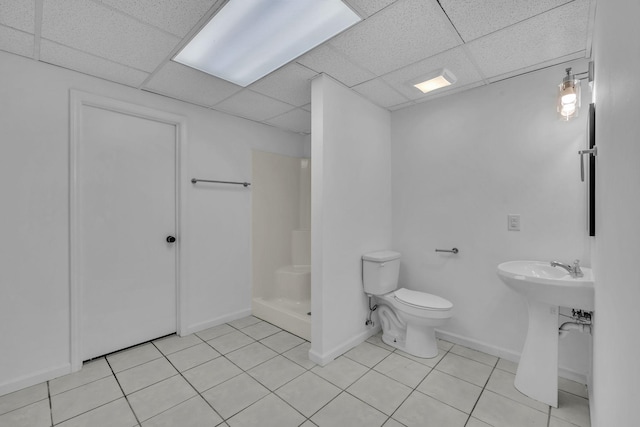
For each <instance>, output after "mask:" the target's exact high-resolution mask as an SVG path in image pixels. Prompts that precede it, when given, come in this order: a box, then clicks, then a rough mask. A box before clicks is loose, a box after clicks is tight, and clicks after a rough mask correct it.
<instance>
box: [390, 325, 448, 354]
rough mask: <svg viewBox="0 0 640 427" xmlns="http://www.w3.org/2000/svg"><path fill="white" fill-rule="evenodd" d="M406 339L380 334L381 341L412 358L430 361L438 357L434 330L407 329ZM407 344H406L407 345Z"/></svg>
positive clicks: (422, 328) (423, 328)
mask: <svg viewBox="0 0 640 427" xmlns="http://www.w3.org/2000/svg"><path fill="white" fill-rule="evenodd" d="M406 337H407V338H405V337H403V336H394V335H392V334H390V333H385V331H383V332H382V341H383V342H384V343H385V344H387V345H390V346H391V347H395V348H397V349H398V350H402V351H404V352H405V353H408V354H410V355H412V356H416V357H420V358H422V359H431V358H433V357H436V356H437V355H438V342H437V341H436V333H435V330H434V328H429V327H424V326H422V327H420V326H418V327H415V326H414V327H413V328H412V327H410V326H409V327H407V335H406ZM407 343H408V344H407Z"/></svg>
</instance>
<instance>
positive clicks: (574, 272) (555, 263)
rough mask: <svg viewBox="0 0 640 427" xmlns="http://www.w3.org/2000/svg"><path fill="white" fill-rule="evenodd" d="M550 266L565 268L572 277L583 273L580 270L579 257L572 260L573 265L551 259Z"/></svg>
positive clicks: (580, 275)
mask: <svg viewBox="0 0 640 427" xmlns="http://www.w3.org/2000/svg"><path fill="white" fill-rule="evenodd" d="M551 267H562V268H564V269H565V270H567V272H568V273H569V274H570V275H571V277H573V278H576V277H582V276H584V273H583V272H582V269H581V268H580V260H579V259H577V260H575V261H574V262H573V267H572V266H570V265H569V264H563V263H561V262H558V261H551Z"/></svg>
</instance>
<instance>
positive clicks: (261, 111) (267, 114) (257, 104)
mask: <svg viewBox="0 0 640 427" xmlns="http://www.w3.org/2000/svg"><path fill="white" fill-rule="evenodd" d="M213 108H214V109H216V110H219V111H224V112H227V113H231V114H235V115H239V116H242V117H246V118H247V119H251V120H257V121H263V120H266V119H269V118H271V117H275V116H278V115H280V114H282V113H284V112H286V111H290V110H292V109H293V108H294V107H293V106H292V105H289V104H286V103H284V102H280V101H278V100H275V99H273V98H269V97H268V96H264V95H262V94H259V93H257V92H253V91H251V90H249V89H245V90H242V91H241V92H238V93H236V94H235V95H233V96H231V97H229V98H227V99H225V100H224V101H222V102H221V103H219V104H217V105H215V106H214V107H213Z"/></svg>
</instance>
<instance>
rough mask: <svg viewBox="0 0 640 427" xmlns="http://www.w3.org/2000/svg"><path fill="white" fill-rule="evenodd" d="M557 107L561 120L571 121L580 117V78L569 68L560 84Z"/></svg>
mask: <svg viewBox="0 0 640 427" xmlns="http://www.w3.org/2000/svg"><path fill="white" fill-rule="evenodd" d="M556 109H557V111H558V114H559V115H560V119H561V120H565V121H569V120H571V119H573V118H575V117H578V112H579V111H580V80H577V79H576V78H575V76H574V75H573V74H571V68H567V75H566V76H565V77H564V79H563V80H562V83H560V84H559V85H558V101H557V106H556Z"/></svg>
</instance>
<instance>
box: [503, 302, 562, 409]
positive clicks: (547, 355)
mask: <svg viewBox="0 0 640 427" xmlns="http://www.w3.org/2000/svg"><path fill="white" fill-rule="evenodd" d="M527 305H528V308H529V329H528V331H527V339H526V340H525V343H524V348H523V350H522V356H521V357H520V363H519V364H518V371H517V373H516V380H515V383H514V385H515V386H516V388H517V389H518V390H519V391H520V392H522V393H524V394H526V395H527V396H529V397H530V398H532V399H535V400H538V401H540V402H543V403H546V404H547V405H551V406H553V407H555V408H557V407H558V307H557V306H555V305H549V304H545V303H541V302H537V301H531V300H529V299H527Z"/></svg>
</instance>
